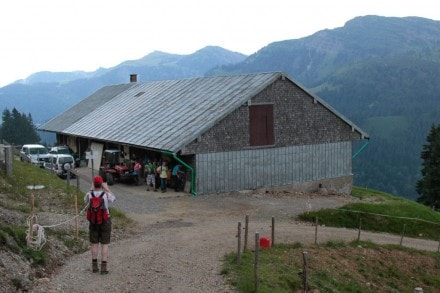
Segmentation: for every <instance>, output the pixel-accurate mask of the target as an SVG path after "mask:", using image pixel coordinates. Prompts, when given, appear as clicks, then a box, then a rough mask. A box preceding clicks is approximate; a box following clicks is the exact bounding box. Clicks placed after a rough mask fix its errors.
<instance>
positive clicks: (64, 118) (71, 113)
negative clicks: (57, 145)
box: [39, 84, 133, 133]
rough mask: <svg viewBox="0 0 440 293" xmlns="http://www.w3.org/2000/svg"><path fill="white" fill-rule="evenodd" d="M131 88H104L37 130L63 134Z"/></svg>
mask: <svg viewBox="0 0 440 293" xmlns="http://www.w3.org/2000/svg"><path fill="white" fill-rule="evenodd" d="M131 86H133V85H132V84H121V85H109V86H105V87H103V88H101V89H99V90H98V91H96V92H95V93H94V94H92V95H91V96H89V97H88V98H87V99H84V100H82V101H81V102H79V103H78V104H76V105H75V106H73V107H71V108H70V109H68V110H67V111H65V112H64V113H62V114H61V115H58V116H56V117H55V118H53V119H51V120H49V121H48V122H46V123H45V124H43V125H41V126H40V127H39V129H41V130H47V131H51V132H60V133H64V132H65V129H66V128H68V127H69V126H71V125H73V124H74V123H75V122H77V121H78V120H79V119H81V118H82V117H84V116H86V115H87V114H89V113H90V112H91V111H93V110H94V109H95V108H96V107H98V106H99V105H101V104H103V103H106V102H107V101H109V100H111V99H113V98H114V97H115V96H116V95H118V94H120V93H122V92H123V91H125V90H126V89H128V88H130V87H131Z"/></svg>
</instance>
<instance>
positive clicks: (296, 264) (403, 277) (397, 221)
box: [223, 188, 440, 292]
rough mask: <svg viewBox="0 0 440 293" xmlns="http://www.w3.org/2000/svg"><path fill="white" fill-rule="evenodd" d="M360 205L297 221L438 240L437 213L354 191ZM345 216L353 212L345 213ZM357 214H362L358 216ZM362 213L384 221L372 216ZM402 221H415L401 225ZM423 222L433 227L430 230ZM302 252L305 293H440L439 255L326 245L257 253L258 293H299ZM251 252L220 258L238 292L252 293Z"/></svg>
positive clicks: (284, 246) (368, 244) (364, 245)
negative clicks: (238, 258)
mask: <svg viewBox="0 0 440 293" xmlns="http://www.w3.org/2000/svg"><path fill="white" fill-rule="evenodd" d="M353 196H355V197H358V198H359V199H360V201H359V202H358V203H355V204H349V205H347V206H344V207H342V208H341V209H328V210H321V211H317V212H310V213H307V214H303V215H301V216H300V218H301V219H302V220H308V221H315V219H316V217H318V219H319V223H320V224H325V225H326V226H336V227H353V228H358V225H359V218H362V226H363V229H367V230H372V231H383V232H390V233H401V231H402V226H403V225H405V226H406V229H405V234H406V235H411V236H414V235H416V236H419V237H420V236H422V237H424V238H430V239H436V238H437V240H438V237H439V235H440V231H439V228H440V213H438V212H435V211H433V210H431V209H429V208H427V207H424V206H422V205H419V204H417V203H415V202H412V201H409V200H406V199H403V198H398V197H394V196H391V195H389V194H386V193H382V192H377V191H372V190H366V189H360V188H354V190H353ZM347 210H351V211H357V212H347ZM359 212H362V213H359ZM366 213H370V214H371V213H374V214H382V215H387V216H373V215H367V214H366ZM405 217H410V218H418V220H408V219H403V218H405ZM425 221H429V222H432V223H436V224H430V223H428V222H425ZM304 252H307V258H308V270H307V276H308V278H307V280H308V286H309V290H319V292H412V291H413V290H414V288H415V287H422V288H423V289H424V290H425V292H440V278H439V277H438V276H439V275H440V254H439V253H438V252H437V253H433V252H424V251H418V250H414V249H408V248H404V247H401V246H396V245H376V244H373V243H371V242H364V241H361V242H357V241H353V242H351V243H343V242H328V243H325V244H320V245H307V246H305V245H303V244H301V243H294V244H279V245H276V246H275V247H274V248H271V249H269V250H261V251H260V259H259V261H258V263H259V265H258V267H259V280H260V283H259V292H292V291H293V292H301V289H302V280H303V279H302V276H303V253H304ZM254 257H255V256H254V252H246V253H245V254H244V255H242V258H241V264H240V265H237V261H236V254H235V253H231V254H229V255H227V256H226V262H225V265H224V269H223V273H224V274H226V275H228V276H229V278H230V281H231V283H232V284H233V285H235V286H236V287H237V288H238V289H239V291H240V292H255V272H254Z"/></svg>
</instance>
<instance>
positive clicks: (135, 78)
mask: <svg viewBox="0 0 440 293" xmlns="http://www.w3.org/2000/svg"><path fill="white" fill-rule="evenodd" d="M137 81H138V80H137V74H130V82H137Z"/></svg>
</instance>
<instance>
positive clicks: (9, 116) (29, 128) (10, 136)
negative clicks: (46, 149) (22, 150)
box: [0, 107, 41, 145]
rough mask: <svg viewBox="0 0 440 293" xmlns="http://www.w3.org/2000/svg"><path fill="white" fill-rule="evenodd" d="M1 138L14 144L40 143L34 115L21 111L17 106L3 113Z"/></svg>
mask: <svg viewBox="0 0 440 293" xmlns="http://www.w3.org/2000/svg"><path fill="white" fill-rule="evenodd" d="M0 138H2V140H5V141H7V142H8V143H10V144H12V145H23V144H31V143H40V141H41V139H40V136H39V135H38V133H37V128H36V126H35V125H34V122H33V120H32V115H31V114H30V113H29V114H27V115H26V114H24V113H20V112H19V111H18V110H17V109H16V108H15V107H14V108H13V109H12V111H10V110H9V109H8V108H5V109H4V110H3V113H2V124H1V126H0Z"/></svg>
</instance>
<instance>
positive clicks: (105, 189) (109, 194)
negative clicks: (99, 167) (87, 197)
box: [102, 182, 116, 202]
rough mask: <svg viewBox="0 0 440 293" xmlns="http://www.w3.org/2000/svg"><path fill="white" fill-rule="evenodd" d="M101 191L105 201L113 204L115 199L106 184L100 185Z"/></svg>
mask: <svg viewBox="0 0 440 293" xmlns="http://www.w3.org/2000/svg"><path fill="white" fill-rule="evenodd" d="M102 190H104V191H105V194H106V195H107V200H108V201H109V202H114V201H115V199H116V197H115V195H114V194H113V193H112V192H111V190H110V188H108V185H107V183H106V182H104V183H102Z"/></svg>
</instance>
